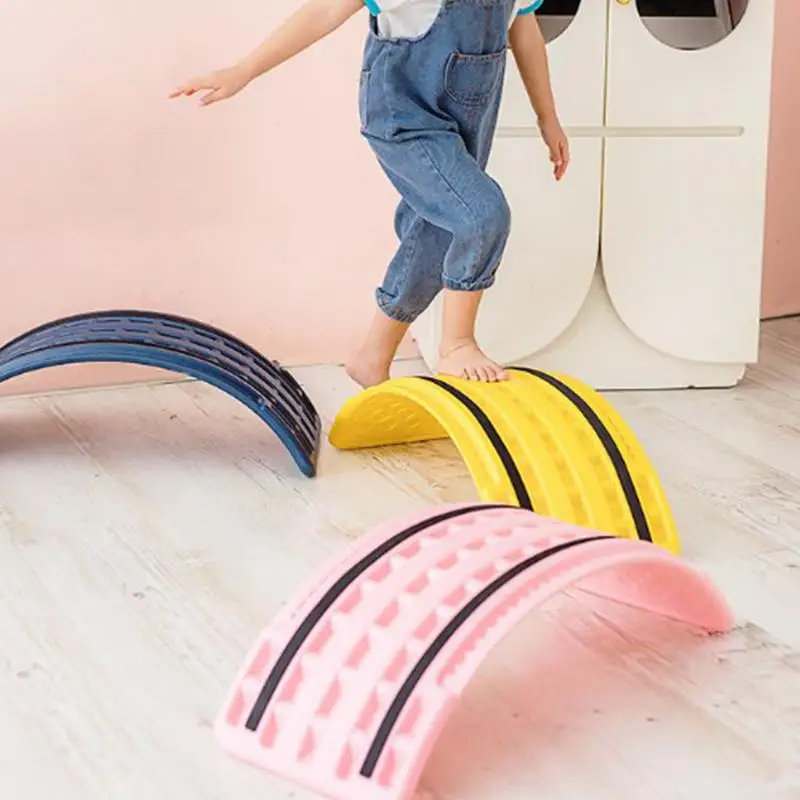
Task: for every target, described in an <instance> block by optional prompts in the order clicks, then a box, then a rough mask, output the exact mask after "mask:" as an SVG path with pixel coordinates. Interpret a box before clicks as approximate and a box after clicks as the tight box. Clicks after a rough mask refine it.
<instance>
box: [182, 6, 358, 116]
mask: <svg viewBox="0 0 800 800" xmlns="http://www.w3.org/2000/svg"><path fill="white" fill-rule="evenodd" d="M362 8H364V0H308V2H306V3H305V4H303V5H302V6H301V7H300V8H299V9H298V10H297V11H295V12H294V14H292V15H291V16H290V17H289V18H288V19H287V20H286V21H285V22H284V23H283V24H282V25H281V26H280V27H278V28H277V29H276V30H275V31H274V32H273V33H272V34H271V35H270V36H269V38H267V39H266V40H265V41H264V42H262V43H261V44H260V45H259V46H258V47H257V48H256V49H255V50H254V51H253V52H252V53H250V55H248V56H247V57H246V58H244V59H242V60H241V61H240V62H239V63H238V64H235V65H234V66H232V67H228V68H227V69H221V70H218V71H217V72H212V73H210V74H208V75H203V76H201V77H199V78H194V79H193V80H190V81H187V82H186V83H184V84H183V86H180V87H179V88H178V89H176V90H175V91H174V92H172V93H171V94H170V97H181V96H186V97H190V96H191V95H193V94H195V93H196V92H201V91H205V92H206V94H205V95H203V99H202V104H203V105H204V106H207V105H210V104H211V103H216V102H217V101H219V100H225V99H226V98H228V97H232V96H233V95H235V94H237V93H238V92H240V91H241V90H242V89H244V87H245V86H247V84H248V83H250V82H251V81H252V80H254V79H255V78H257V77H259V76H260V75H263V74H264V73H265V72H269V71H270V70H273V69H275V67H277V66H279V65H280V64H283V62H284V61H288V60H289V59H290V58H292V57H294V56H296V55H297V54H298V53H300V52H301V51H303V50H305V49H306V48H308V47H310V46H311V45H312V44H315V43H316V42H318V41H319V40H320V39H323V38H324V37H326V36H327V35H328V34H330V33H333V31H335V30H336V29H337V28H338V27H340V26H341V25H343V24H344V23H345V22H347V20H348V19H350V17H352V16H353V15H354V14H356V13H357V12H358V11H360V10H361V9H362Z"/></svg>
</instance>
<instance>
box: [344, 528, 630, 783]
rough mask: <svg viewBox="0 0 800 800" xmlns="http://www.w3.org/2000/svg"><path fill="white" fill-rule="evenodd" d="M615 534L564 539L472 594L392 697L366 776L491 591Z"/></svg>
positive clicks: (369, 756) (363, 767) (365, 765)
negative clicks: (450, 645)
mask: <svg viewBox="0 0 800 800" xmlns="http://www.w3.org/2000/svg"><path fill="white" fill-rule="evenodd" d="M613 538H614V537H613V536H606V535H599V536H589V537H586V538H584V539H576V540H575V541H572V542H563V543H562V544H558V545H555V547H550V548H548V549H547V550H542V551H541V552H540V553H537V554H536V555H533V556H531V557H530V558H526V559H525V560H524V561H521V562H520V563H519V564H517V565H516V566H514V567H512V568H511V569H510V570H508V571H507V572H504V573H503V574H502V575H499V576H498V577H497V578H495V579H494V580H493V581H492V582H491V583H490V584H489V585H488V586H485V587H484V588H483V589H482V590H481V591H480V592H478V594H476V595H475V597H473V598H472V600H470V601H469V603H467V604H466V605H465V606H464V607H463V608H462V609H461V611H459V612H458V614H456V615H455V616H454V617H453V618H452V619H451V620H450V622H448V623H447V625H446V626H445V627H444V628H443V629H442V631H441V633H440V634H439V635H438V636H437V637H436V639H434V641H433V642H432V643H431V645H430V646H429V647H428V649H427V650H426V651H425V652H424V653H423V655H422V657H421V658H420V660H419V661H417V663H416V664H415V665H414V669H413V670H411V672H410V673H409V675H408V677H407V678H406V679H405V681H404V682H403V685H402V686H401V687H400V690H399V691H398V693H397V695H396V696H395V698H394V700H393V701H392V705H391V706H390V707H389V710H388V711H387V712H386V715H385V716H384V718H383V720H381V724H380V726H379V728H378V731H377V733H376V734H375V738H374V739H373V740H372V744H371V745H370V748H369V751H368V752H367V755H366V758H365V759H364V762H363V764H362V765H361V769H360V770H359V774H360V775H361V776H362V777H364V778H371V777H372V776H373V774H374V772H375V768H376V767H377V765H378V760H379V759H380V757H381V753H383V750H384V748H385V747H386V743H387V742H388V741H389V737H390V736H391V734H392V730H393V729H394V726H395V725H396V724H397V722H398V720H399V719H400V715H401V714H402V713H403V708H405V705H406V703H407V702H408V701H409V699H410V698H411V695H412V693H413V692H414V689H415V688H416V687H417V684H418V683H419V682H420V680H421V679H422V677H423V675H424V674H425V672H426V671H427V670H428V668H429V667H430V666H431V664H432V663H433V662H434V660H435V659H436V656H438V655H439V653H440V652H441V651H442V649H443V648H444V647H445V645H446V644H447V643H448V641H450V639H452V638H453V636H455V634H456V633H457V632H458V629H459V628H460V627H461V626H462V625H463V624H464V623H465V622H466V621H467V620H468V619H469V618H470V617H471V616H472V614H474V613H475V612H476V611H477V610H478V609H479V608H480V607H481V606H482V605H483V604H484V603H485V602H486V601H487V600H489V598H491V597H492V595H494V594H496V593H497V592H498V591H500V589H502V588H503V587H504V586H505V585H506V584H507V583H509V582H510V581H512V580H514V578H516V577H517V576H518V575H521V574H522V573H523V572H525V570H528V569H530V568H531V567H533V566H534V565H536V564H538V563H540V562H542V561H544V560H545V559H546V558H549V557H550V556H554V555H556V554H557V553H561V552H562V551H564V550H569V549H570V548H571V547H577V546H578V545H581V544H588V543H589V542H597V541H600V540H602V539H613Z"/></svg>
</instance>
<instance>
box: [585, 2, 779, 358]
mask: <svg viewBox="0 0 800 800" xmlns="http://www.w3.org/2000/svg"><path fill="white" fill-rule="evenodd" d="M665 2H666V0H638V2H636V1H634V2H631V3H629V4H628V5H620V4H619V2H617V0H613V2H612V6H611V14H610V19H611V28H610V32H609V34H610V35H609V41H610V48H609V72H608V105H607V123H608V125H609V126H610V127H609V131H608V135H609V138H608V140H607V142H606V157H605V174H604V196H603V208H604V213H603V230H602V245H601V250H602V256H603V269H604V276H605V281H606V287H607V291H608V293H609V296H610V298H611V301H612V303H613V304H614V307H615V309H616V311H617V313H618V314H619V316H620V318H621V319H622V321H623V322H624V323H625V324H626V325H627V326H628V327H629V328H630V329H631V330H632V332H633V333H634V334H636V335H637V336H638V337H639V338H641V339H642V340H643V341H644V342H646V343H647V344H649V345H650V346H652V347H655V348H657V349H659V350H661V351H663V352H665V353H669V354H670V355H674V356H678V357H681V358H686V359H692V360H698V361H700V360H702V361H709V362H746V361H751V360H753V359H754V358H755V356H756V353H757V350H756V348H757V336H758V317H759V294H760V282H761V265H762V247H763V219H764V198H765V184H766V147H767V128H768V112H769V87H770V60H771V41H772V36H771V34H772V6H773V3H772V0H750V3H749V7H748V8H747V9H746V10H745V12H744V14H743V16H742V17H741V19H740V20H739V21H738V22H739V24H738V25H736V26H735V27H734V25H733V24H729V25H726V23H725V22H724V20H722V21H720V19H719V18H716V19H715V18H713V17H701V16H696V17H688V16H684V17H666V16H662V17H646V16H644V17H643V16H641V15H640V14H639V13H638V11H639V10H640V9H642V10H644V11H647V10H648V9H649V10H651V11H652V10H653V9H655V10H658V7H659V3H660V4H661V5H662V6H663V5H664V4H665ZM669 2H670V4H671V5H672V6H673V7H675V6H684V7H686V8H685V9H684V11H686V10H687V9H688V10H689V11H691V10H692V7H693V8H694V9H695V10H698V9H699V10H702V7H703V4H704V0H669ZM712 5H713V3H712ZM733 21H734V22H735V21H736V20H733ZM705 24H708V27H705V28H704V25H705ZM713 26H718V27H717V28H714V27H713ZM725 30H727V31H728V32H727V35H724V34H725ZM703 31H705V33H704V32H703ZM703 36H706V37H707V40H708V41H713V43H712V44H710V45H709V46H707V47H706V46H703V47H697V43H698V42H700V40H701V39H702V38H703ZM720 36H722V38H719V37H720ZM659 37H660V38H659ZM681 37H682V38H681ZM662 39H664V40H665V41H662ZM666 40H668V41H670V42H671V44H668V43H666ZM677 45H680V46H682V47H684V48H687V49H678V46H677ZM691 47H694V48H695V49H688V48H691Z"/></svg>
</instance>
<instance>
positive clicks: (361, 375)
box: [344, 310, 408, 389]
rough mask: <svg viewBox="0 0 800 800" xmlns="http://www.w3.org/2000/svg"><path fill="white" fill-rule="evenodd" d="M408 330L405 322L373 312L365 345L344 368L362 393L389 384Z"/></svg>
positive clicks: (380, 312)
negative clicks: (381, 384)
mask: <svg viewBox="0 0 800 800" xmlns="http://www.w3.org/2000/svg"><path fill="white" fill-rule="evenodd" d="M407 330H408V323H407V322H398V321H397V320H396V319H392V318H391V317H388V316H386V314H384V313H383V312H382V311H380V310H376V311H375V316H374V317H373V319H372V325H371V326H370V329H369V332H368V333H367V337H366V339H365V340H364V343H363V344H362V345H361V347H359V349H358V350H356V352H355V353H353V355H352V356H351V357H350V358H349V359H348V360H347V363H346V364H345V365H344V368H345V370H346V371H347V374H348V375H349V376H350V378H351V379H352V380H354V381H355V382H356V383H357V384H358V385H359V386H360V387H361V388H362V389H369V387H370V386H377V385H378V384H379V383H383V382H384V381H388V380H389V369H390V368H391V366H392V360H393V359H394V356H395V353H396V352H397V348H398V347H399V346H400V342H401V341H402V340H403V336H405V333H406V331H407Z"/></svg>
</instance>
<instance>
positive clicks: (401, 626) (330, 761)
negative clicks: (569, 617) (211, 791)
mask: <svg viewBox="0 0 800 800" xmlns="http://www.w3.org/2000/svg"><path fill="white" fill-rule="evenodd" d="M572 585H577V586H580V588H583V589H586V590H588V591H589V592H591V593H593V594H595V595H601V596H604V597H609V598H612V599H614V600H616V601H619V602H623V603H626V604H628V605H630V606H635V607H638V608H642V609H645V610H647V611H651V612H654V613H658V614H661V615H665V616H668V617H670V618H673V619H676V620H679V621H681V622H683V623H685V624H686V625H688V626H690V627H692V628H696V629H700V630H703V631H708V632H723V631H727V630H729V629H730V628H731V627H732V625H733V619H732V615H731V612H730V609H729V608H728V606H727V604H726V602H725V600H724V598H723V597H721V596H720V594H719V593H718V592H717V590H716V589H715V588H714V586H713V585H712V583H711V582H710V581H709V580H708V579H707V578H706V577H704V576H703V575H701V574H700V573H698V572H696V571H695V570H693V569H692V568H690V567H689V566H688V565H686V564H685V563H684V562H683V561H682V560H681V559H679V558H678V557H676V556H674V555H672V554H671V553H669V552H667V551H666V550H664V549H663V548H661V547H657V546H656V545H653V544H652V543H648V542H642V541H638V540H633V539H623V538H619V537H614V536H609V535H607V534H601V533H597V532H595V531H592V530H588V529H582V528H578V527H577V526H574V525H569V524H567V523H564V522H560V521H557V520H554V519H549V518H546V517H541V516H539V515H537V514H534V513H532V512H530V511H526V510H524V509H520V508H516V507H510V506H500V505H488V504H470V505H449V506H441V507H437V508H434V509H429V510H427V511H424V512H422V513H417V514H415V515H410V516H408V517H406V518H403V519H396V520H393V521H390V522H388V523H385V524H383V525H381V526H379V527H377V528H375V529H373V530H372V531H371V532H368V533H367V534H366V535H365V536H364V537H362V538H360V539H359V540H357V541H355V542H353V544H352V545H350V547H349V548H348V550H347V551H345V552H344V553H343V554H342V555H340V556H339V557H338V558H337V559H336V560H335V561H334V562H333V563H330V564H328V566H327V567H326V568H325V569H323V570H322V571H321V572H320V573H319V574H318V575H317V576H315V578H314V579H313V580H311V581H310V582H309V584H308V585H307V586H306V587H305V589H304V590H303V591H301V592H300V593H299V594H298V595H297V596H296V597H295V599H294V601H293V602H290V603H289V604H287V605H286V606H284V607H283V609H282V610H281V611H280V612H279V614H278V616H277V617H276V618H275V620H274V621H273V623H272V624H271V625H270V626H269V627H268V628H267V629H266V630H265V631H264V632H263V633H262V635H261V637H260V638H259V640H258V642H257V643H256V645H255V647H254V648H253V649H252V651H251V652H250V654H249V655H248V657H247V659H246V661H245V664H244V666H243V668H242V669H241V671H240V672H239V674H238V676H237V677H236V680H235V682H234V686H233V689H232V690H231V692H230V694H229V696H228V697H227V699H226V701H225V704H224V706H223V708H222V710H221V712H220V714H219V717H218V719H217V722H216V725H215V731H216V736H217V739H218V741H219V742H220V744H221V746H222V747H223V748H224V749H225V750H226V751H227V752H228V753H229V754H231V755H233V756H235V757H236V758H239V759H241V760H243V761H246V762H249V763H250V764H253V765H255V766H258V767H261V768H262V769H265V770H268V771H270V772H272V773H274V774H277V775H279V776H281V777H283V778H285V779H287V780H291V781H293V782H295V783H296V784H299V785H301V786H304V787H305V788H307V789H310V790H312V791H315V792H317V793H319V794H321V795H322V796H323V797H328V798H332V799H333V800H406V799H407V798H410V797H411V796H412V793H413V791H414V788H415V786H416V784H417V781H418V779H419V776H420V774H421V772H422V769H423V766H424V764H425V761H426V759H427V757H428V755H429V753H430V751H431V749H432V747H433V745H434V743H435V741H436V739H437V737H438V735H439V733H440V731H441V730H442V728H443V726H444V724H445V722H446V720H447V717H448V715H449V713H450V711H451V710H452V708H453V706H454V703H455V702H456V701H457V700H458V698H459V696H460V695H461V694H462V692H463V690H464V688H465V686H466V684H467V682H468V681H469V680H470V678H471V677H472V675H473V674H474V672H475V671H476V670H477V668H478V667H479V666H480V664H481V662H482V661H483V659H484V658H486V657H487V656H488V655H489V653H490V652H491V650H492V648H493V647H494V646H495V645H496V644H497V643H498V642H499V641H500V640H501V639H502V638H503V637H504V636H505V635H506V634H507V633H508V632H509V631H510V630H511V629H512V628H513V627H514V625H516V624H517V623H518V622H519V621H520V620H521V619H522V618H523V617H524V616H525V615H526V614H528V613H529V612H530V611H532V610H534V609H535V608H536V607H537V606H539V605H540V604H541V603H543V602H545V601H546V600H547V599H548V598H550V597H552V596H553V595H554V594H555V593H557V592H560V591H562V590H564V589H566V588H567V587H569V586H572Z"/></svg>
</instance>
